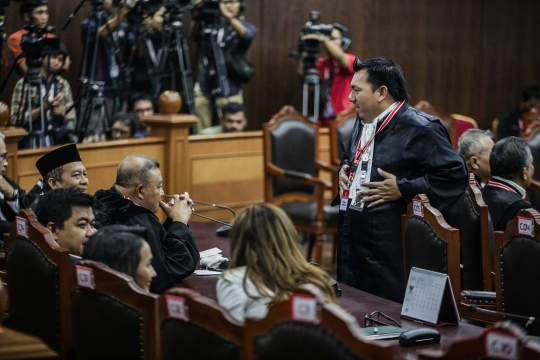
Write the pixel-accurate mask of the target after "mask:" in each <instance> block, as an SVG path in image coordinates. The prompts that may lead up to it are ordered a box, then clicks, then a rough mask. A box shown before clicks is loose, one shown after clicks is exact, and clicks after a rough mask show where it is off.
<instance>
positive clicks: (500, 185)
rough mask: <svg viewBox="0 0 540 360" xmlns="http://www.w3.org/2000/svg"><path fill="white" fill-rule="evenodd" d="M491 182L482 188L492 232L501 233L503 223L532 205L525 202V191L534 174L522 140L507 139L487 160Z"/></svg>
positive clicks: (497, 144)
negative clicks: (491, 223)
mask: <svg viewBox="0 0 540 360" xmlns="http://www.w3.org/2000/svg"><path fill="white" fill-rule="evenodd" d="M489 166H490V167H491V176H492V178H491V181H489V182H488V183H487V185H486V186H484V188H483V189H482V197H483V198H484V202H485V203H486V205H487V206H488V209H489V215H490V216H491V221H492V222H493V230H495V231H504V230H505V229H506V223H507V222H508V221H510V220H512V219H514V218H515V217H516V215H517V213H518V212H519V210H521V209H527V208H530V207H532V205H531V204H530V203H529V202H528V201H526V200H525V196H526V192H525V189H527V188H528V187H529V185H531V181H532V178H533V174H534V166H533V157H532V154H531V149H530V148H529V146H528V145H527V142H526V141H525V140H523V139H520V138H517V137H514V136H510V137H507V138H504V139H502V140H499V141H498V142H497V143H496V144H495V145H494V146H493V149H492V150H491V156H490V158H489Z"/></svg>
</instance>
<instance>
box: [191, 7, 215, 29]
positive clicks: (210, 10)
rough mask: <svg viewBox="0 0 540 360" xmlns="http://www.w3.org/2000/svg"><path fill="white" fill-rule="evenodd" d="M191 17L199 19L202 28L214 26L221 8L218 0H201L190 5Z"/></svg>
mask: <svg viewBox="0 0 540 360" xmlns="http://www.w3.org/2000/svg"><path fill="white" fill-rule="evenodd" d="M191 10H192V12H193V19H194V20H199V21H201V24H202V26H203V27H204V28H216V27H217V25H218V24H217V22H218V19H219V17H220V16H221V10H220V9H219V0H203V1H201V2H200V3H198V4H195V5H193V6H192V7H191Z"/></svg>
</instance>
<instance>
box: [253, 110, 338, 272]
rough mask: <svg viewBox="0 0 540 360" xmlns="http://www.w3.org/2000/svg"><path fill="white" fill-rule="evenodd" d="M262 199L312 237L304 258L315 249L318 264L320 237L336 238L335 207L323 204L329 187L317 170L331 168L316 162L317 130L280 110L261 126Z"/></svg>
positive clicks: (314, 126) (325, 202)
mask: <svg viewBox="0 0 540 360" xmlns="http://www.w3.org/2000/svg"><path fill="white" fill-rule="evenodd" d="M263 134H264V135H263V140H264V199H265V201H266V202H268V203H273V204H276V205H277V206H279V207H280V208H281V209H283V210H284V211H285V212H286V213H287V215H288V216H289V217H290V218H291V220H292V222H293V223H294V226H295V227H296V228H297V229H298V230H301V231H305V232H307V233H310V234H312V241H311V245H310V250H309V253H308V258H309V257H310V255H311V250H312V248H313V245H315V261H317V262H319V263H320V262H321V260H322V236H323V234H325V233H331V234H334V237H335V236H337V219H338V212H339V209H338V207H331V206H330V204H329V202H327V201H325V200H324V191H325V190H331V189H333V187H332V184H331V183H329V182H327V181H325V180H323V179H321V178H319V177H318V173H319V170H327V171H332V172H334V168H332V167H330V165H328V164H326V163H324V162H322V161H320V160H319V159H318V143H319V135H318V134H319V133H318V126H317V124H314V123H312V122H310V121H308V120H307V119H306V118H305V117H303V116H302V114H300V113H299V112H297V111H296V110H295V109H294V108H293V107H292V106H289V105H287V106H284V107H283V108H282V109H281V110H280V112H279V113H277V114H276V115H274V116H273V117H272V119H271V120H270V122H268V123H266V124H264V126H263Z"/></svg>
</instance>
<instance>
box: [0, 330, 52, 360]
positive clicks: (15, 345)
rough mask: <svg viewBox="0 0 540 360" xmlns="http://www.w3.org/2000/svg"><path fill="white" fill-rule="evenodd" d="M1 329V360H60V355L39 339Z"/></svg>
mask: <svg viewBox="0 0 540 360" xmlns="http://www.w3.org/2000/svg"><path fill="white" fill-rule="evenodd" d="M0 329H1V330H0V360H2V359H50V358H58V354H57V353H56V352H54V351H52V350H51V349H49V347H48V346H47V345H45V344H44V343H43V342H42V341H41V340H40V339H38V338H37V337H34V336H30V335H26V334H24V333H21V332H18V331H15V330H12V329H9V328H6V327H2V328H0Z"/></svg>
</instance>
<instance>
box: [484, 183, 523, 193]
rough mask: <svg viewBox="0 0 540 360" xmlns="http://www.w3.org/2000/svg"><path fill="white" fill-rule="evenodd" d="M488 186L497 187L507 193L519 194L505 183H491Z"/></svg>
mask: <svg viewBox="0 0 540 360" xmlns="http://www.w3.org/2000/svg"><path fill="white" fill-rule="evenodd" d="M488 185H491V186H495V187H498V188H501V189H504V190H506V191H510V192H513V193H514V194H517V192H516V191H515V190H514V189H512V188H511V187H510V186H507V185H504V184H503V183H500V182H496V181H490V182H488Z"/></svg>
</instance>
